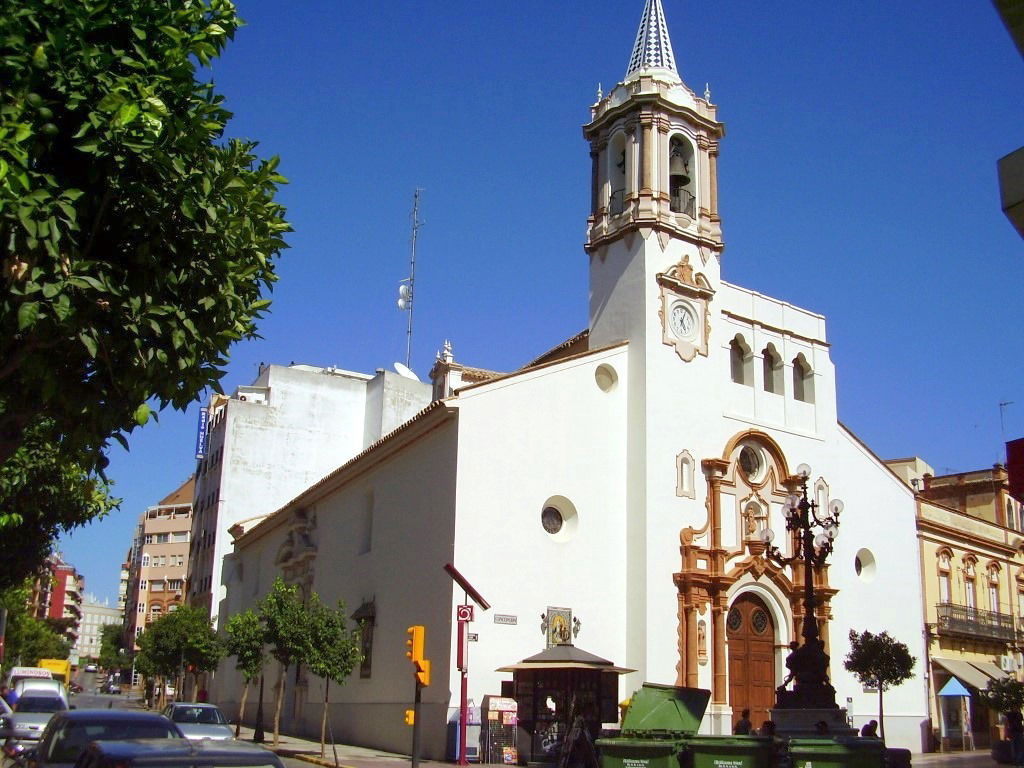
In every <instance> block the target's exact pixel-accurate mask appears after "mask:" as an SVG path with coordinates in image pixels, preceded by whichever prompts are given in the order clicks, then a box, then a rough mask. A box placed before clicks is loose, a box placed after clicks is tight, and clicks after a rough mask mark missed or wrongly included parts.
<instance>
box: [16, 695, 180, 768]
mask: <svg viewBox="0 0 1024 768" xmlns="http://www.w3.org/2000/svg"><path fill="white" fill-rule="evenodd" d="M135 738H139V739H153V740H158V741H161V742H166V741H167V740H168V739H174V740H179V741H181V740H183V739H184V734H183V733H182V732H181V729H180V728H178V727H177V726H176V725H175V724H174V723H172V722H171V721H170V720H168V719H167V718H166V717H164V716H163V715H161V714H158V713H156V712H144V711H142V710H137V709H76V710H69V711H66V712H60V713H58V714H56V715H54V716H53V719H52V720H50V723H49V725H47V726H46V730H45V731H44V732H43V735H42V738H41V739H39V743H38V745H37V746H35V747H34V748H32V749H28V750H26V751H25V753H24V754H23V755H22V763H23V764H24V765H25V766H26V768H56V767H60V768H70V766H73V765H74V764H75V761H76V760H77V759H78V757H79V755H80V754H81V753H82V750H83V749H85V745H86V744H88V743H89V742H92V741H104V740H106V739H117V740H122V739H135Z"/></svg>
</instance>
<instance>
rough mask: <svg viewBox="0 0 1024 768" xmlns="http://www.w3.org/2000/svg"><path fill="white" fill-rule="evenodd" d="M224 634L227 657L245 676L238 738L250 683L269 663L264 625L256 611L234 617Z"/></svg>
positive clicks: (237, 731) (237, 728)
mask: <svg viewBox="0 0 1024 768" xmlns="http://www.w3.org/2000/svg"><path fill="white" fill-rule="evenodd" d="M224 631H225V632H226V633H227V639H226V640H225V641H224V647H225V649H226V650H227V655H228V656H232V657H234V659H235V669H237V670H238V671H239V672H241V673H242V701H241V703H240V704H239V705H238V721H237V722H236V723H235V738H236V739H237V738H238V733H239V731H240V730H241V727H242V720H243V718H244V717H245V701H246V699H247V698H248V696H249V684H250V683H252V682H253V681H254V680H255V679H256V678H257V677H259V676H260V673H261V672H263V665H264V664H265V663H266V660H267V657H266V653H265V651H264V650H263V636H264V630H263V622H262V621H260V617H259V616H258V615H257V614H256V613H255V612H254V611H251V610H247V611H245V612H243V613H236V614H233V615H232V616H231V617H230V618H229V619H228V621H227V624H225V625H224Z"/></svg>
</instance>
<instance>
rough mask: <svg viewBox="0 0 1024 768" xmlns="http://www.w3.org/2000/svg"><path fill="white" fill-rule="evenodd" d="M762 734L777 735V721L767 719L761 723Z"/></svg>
mask: <svg viewBox="0 0 1024 768" xmlns="http://www.w3.org/2000/svg"><path fill="white" fill-rule="evenodd" d="M761 735H762V736H774V735H775V721H773V720H765V721H764V722H763V723H761Z"/></svg>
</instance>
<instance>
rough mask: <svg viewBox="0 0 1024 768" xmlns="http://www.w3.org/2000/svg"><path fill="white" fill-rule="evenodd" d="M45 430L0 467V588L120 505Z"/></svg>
mask: <svg viewBox="0 0 1024 768" xmlns="http://www.w3.org/2000/svg"><path fill="white" fill-rule="evenodd" d="M0 161H2V158H0ZM0 346H2V342H0ZM0 410H2V405H0ZM51 431H52V430H51V422H49V421H48V420H42V421H39V422H37V423H36V424H34V425H33V426H32V427H31V428H30V429H28V430H27V431H26V432H25V435H24V439H23V441H22V443H21V445H19V446H18V448H17V450H16V451H15V452H14V454H13V455H12V456H11V457H10V458H8V460H7V461H6V462H4V463H3V464H0V537H2V538H3V542H4V554H5V558H4V568H3V570H0V589H3V588H7V587H13V586H16V585H18V584H20V583H21V582H22V581H23V580H24V579H25V578H26V577H28V576H31V575H34V574H35V573H36V572H37V571H38V570H39V567H40V563H43V562H45V561H46V558H47V556H48V555H49V554H50V552H51V550H52V548H53V541H54V539H56V538H57V536H58V535H60V534H61V533H67V532H69V531H71V530H72V529H74V528H75V527H77V526H80V525H82V524H84V523H86V522H88V521H89V520H92V519H94V518H98V517H103V516H104V515H106V514H107V513H108V512H109V511H110V510H112V509H115V508H116V507H117V505H118V504H119V503H120V502H119V500H117V499H113V498H111V496H110V488H109V485H108V484H107V482H106V481H105V480H104V479H103V477H102V476H101V475H99V474H98V473H96V472H93V471H90V470H88V469H86V468H85V467H86V466H89V465H92V464H94V463H95V459H94V458H93V457H92V456H91V455H89V454H88V453H87V452H86V451H84V450H74V449H72V448H71V447H67V448H66V449H64V450H62V449H61V448H60V447H59V446H58V444H57V443H56V442H55V441H53V440H52V439H50V438H49V437H48V434H49V433H50V432H51Z"/></svg>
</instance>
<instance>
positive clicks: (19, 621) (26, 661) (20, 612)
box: [0, 581, 71, 669]
mask: <svg viewBox="0 0 1024 768" xmlns="http://www.w3.org/2000/svg"><path fill="white" fill-rule="evenodd" d="M30 592H31V588H30V586H29V584H27V583H26V582H24V581H23V582H22V583H21V584H19V585H18V586H16V587H8V588H7V589H4V590H3V591H2V592H0V605H2V606H3V607H5V608H6V609H7V629H6V634H5V641H4V667H5V669H7V668H10V667H12V666H14V665H15V664H21V665H26V666H35V664H36V663H38V661H39V660H40V659H66V658H68V656H69V655H70V653H71V643H69V642H68V641H67V639H66V638H65V637H64V636H63V635H62V634H60V633H58V632H55V631H54V630H53V629H52V628H51V627H50V625H49V624H48V623H47V622H46V620H45V619H36V618H34V617H33V616H30V615H29V612H28V609H27V608H26V603H27V601H28V597H29V594H30Z"/></svg>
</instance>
